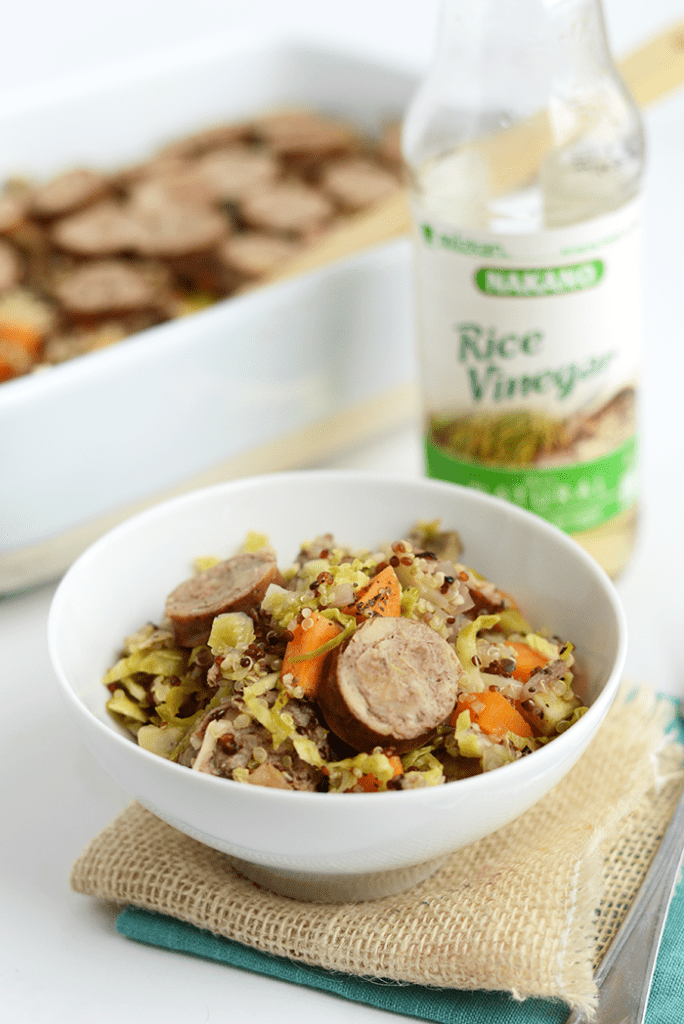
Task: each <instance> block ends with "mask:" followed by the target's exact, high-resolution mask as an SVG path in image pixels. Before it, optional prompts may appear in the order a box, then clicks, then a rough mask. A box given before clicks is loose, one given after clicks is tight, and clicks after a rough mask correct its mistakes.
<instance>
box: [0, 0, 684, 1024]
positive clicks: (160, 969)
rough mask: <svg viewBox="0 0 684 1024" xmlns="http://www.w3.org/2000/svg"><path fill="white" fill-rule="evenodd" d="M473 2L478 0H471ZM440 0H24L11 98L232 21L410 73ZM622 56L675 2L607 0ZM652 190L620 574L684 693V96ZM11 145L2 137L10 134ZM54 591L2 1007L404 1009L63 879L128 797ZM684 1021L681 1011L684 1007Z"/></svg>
mask: <svg viewBox="0 0 684 1024" xmlns="http://www.w3.org/2000/svg"><path fill="white" fill-rule="evenodd" d="M474 2H477V0H474ZM436 7H437V4H436V0H346V2H345V3H344V4H343V3H337V4H333V3H331V2H330V0H290V2H288V3H284V2H282V0H192V2H189V0H185V2H179V0H167V2H164V3H161V2H160V0H118V2H117V3H116V4H113V3H106V2H104V3H103V2H102V0H100V2H97V0H95V2H94V0H60V2H59V3H48V2H47V0H42V2H38V0H28V2H24V3H21V2H14V3H11V4H9V3H8V4H6V5H5V10H4V11H3V15H4V17H3V25H2V34H3V45H2V59H1V60H0V104H1V103H2V101H3V99H4V98H6V97H9V96H12V95H14V94H15V93H16V92H17V91H19V92H29V93H30V92H37V93H39V94H40V93H45V92H48V93H49V91H50V89H51V88H53V87H54V86H55V85H56V84H57V83H62V82H63V81H64V79H65V78H68V77H70V76H74V75H76V76H77V75H78V74H80V73H81V72H83V71H87V72H90V73H97V74H100V73H101V74H106V72H107V68H108V66H110V65H114V64H115V65H117V66H118V65H120V63H121V62H122V61H129V60H130V61H132V62H133V63H135V62H139V61H145V60H147V59H149V57H150V56H151V55H153V54H155V53H159V52H161V51H164V50H166V49H168V48H169V47H170V48H172V49H173V48H183V47H185V46H187V45H190V44H191V43H192V42H193V41H198V42H199V41H202V40H204V39H205V38H207V37H211V36H215V35H221V34H226V33H227V34H230V33H233V32H235V33H238V34H239V33H242V32H249V33H254V32H256V33H259V32H260V31H262V30H268V32H269V33H272V32H274V31H277V30H278V29H282V31H283V33H284V34H285V35H286V36H288V37H298V38H307V39H312V40H320V41H325V42H332V43H335V44H337V45H338V46H340V47H342V48H345V47H346V48H351V49H352V50H355V51H357V52H359V51H361V52H364V53H366V54H371V55H374V56H377V57H380V58H381V59H383V60H387V61H389V62H394V63H398V64H401V65H403V66H405V67H410V68H415V69H417V70H420V69H422V68H423V67H425V65H426V63H427V60H428V58H429V53H430V49H431V45H432V37H433V29H434V21H435V13H436ZM605 9H606V16H607V22H608V26H609V31H610V36H611V40H612V43H613V46H614V50H615V52H616V53H617V54H622V53H624V52H625V51H626V50H627V49H628V48H629V47H631V46H633V45H635V44H636V43H638V42H640V41H641V40H643V39H645V38H646V37H647V36H648V35H649V34H650V33H652V32H655V31H657V30H658V29H662V28H664V27H666V26H667V25H668V24H669V23H671V22H673V21H675V20H682V19H684V3H683V2H682V0H650V2H647V3H645V2H644V0H606V4H605ZM646 127H647V133H648V138H649V149H650V157H649V169H648V173H647V178H646V186H645V204H646V252H647V280H646V288H647V332H646V352H645V355H646V362H645V375H644V396H645V400H644V424H645V430H644V474H643V476H644V503H643V504H644V520H643V528H642V532H641V538H640V542H639V547H638V550H637V552H636V554H635V557H634V559H633V560H632V563H631V565H630V567H629V570H628V571H627V573H626V574H625V576H624V577H623V579H622V580H621V581H620V583H619V591H620V594H621V596H622V598H623V601H624V604H625V609H626V612H627V616H628V621H629V626H630V652H629V655H628V671H629V673H630V675H631V676H632V677H633V678H634V679H635V680H637V681H645V682H650V683H652V684H653V685H654V686H655V687H656V688H660V689H664V690H668V691H670V692H672V693H676V694H680V693H681V692H682V691H684V653H683V652H684V646H683V645H682V642H681V631H682V611H683V608H682V590H681V580H682V578H684V545H683V544H682V507H683V505H684V488H683V485H682V480H681V476H682V467H683V466H684V444H683V442H682V431H681V421H682V413H681V408H682V399H683V395H682V384H681V382H682V380H684V354H683V353H684V345H683V341H684V339H683V334H684V329H683V327H682V320H681V300H682V289H681V272H680V269H679V268H680V267H681V263H682V253H681V238H682V229H683V227H684V224H683V217H682V201H681V189H682V184H681V183H682V181H684V92H680V93H678V94H677V95H676V96H673V97H670V98H669V99H667V100H666V101H664V102H663V103H661V104H659V105H657V106H656V107H654V108H653V109H652V110H651V111H649V113H648V115H647V119H646ZM0 144H1V140H0ZM328 464H329V465H339V466H352V467H359V468H363V469H383V470H388V471H394V472H404V473H408V474H411V475H416V474H418V473H420V472H421V460H420V446H419V434H418V429H417V424H409V425H408V426H407V427H406V429H405V430H402V431H399V432H396V433H394V434H392V435H389V436H386V437H382V438H377V439H375V440H373V441H372V442H371V443H369V444H368V445H367V446H366V447H364V448H362V449H359V450H356V451H351V452H342V453H340V455H339V457H338V458H336V459H334V460H330V461H329V462H328ZM52 592H53V588H52V587H45V588H41V589H38V590H36V591H33V592H31V593H28V594H24V595H19V596H16V597H13V598H7V599H4V600H0V686H1V687H2V711H3V716H2V720H3V742H2V744H0V757H1V758H2V762H3V764H2V768H1V771H2V787H1V789H0V792H1V793H2V796H1V797H0V801H1V802H2V819H1V820H2V833H1V834H0V907H1V908H2V909H1V912H0V1018H2V1019H3V1020H7V1021H8V1022H9V1021H11V1022H17V1024H62V1022H64V1024H67V1022H68V1024H93V1022H98V1024H121V1022H123V1021H128V1022H130V1024H138V1022H140V1024H142V1022H143V1021H144V1022H146V1024H148V1022H150V1021H152V1022H156V1021H160V1022H161V1021H164V1022H165V1024H203V1022H213V1024H218V1022H235V1021H239V1020H253V1021H264V1020H275V1019H277V1020H279V1021H280V1022H282V1024H288V1022H293V1024H294V1022H295V1021H296V1022H297V1024H300V1022H301V1021H302V1020H313V1019H321V1020H325V1022H326V1024H353V1022H360V1021H364V1022H368V1024H371V1022H377V1024H381V1022H386V1024H391V1021H393V1020H397V1018H396V1017H394V1016H392V1015H389V1014H385V1013H384V1012H381V1011H376V1010H369V1009H367V1008H365V1007H362V1006H358V1005H355V1004H348V1003H345V1002H343V1001H341V1000H337V999H334V998H332V997H328V996H324V995H321V994H318V993H315V992H311V991H308V990H306V989H298V988H294V987H293V986H289V985H286V984H284V983H280V982H275V981H271V980H266V979H262V978H259V977H256V976H252V975H249V974H246V973H242V972H239V971H233V970H231V969H229V968H225V967H221V966H218V965H215V964H211V963H205V962H203V961H199V960H197V961H196V960H192V959H189V958H184V957H182V956H177V955H174V954H170V953H165V952H161V951H158V950H155V949H147V948H144V947H141V946H138V945H136V944H134V943H131V942H128V941H127V940H125V939H123V938H121V937H119V936H118V935H117V934H116V933H115V930H114V918H115V912H114V910H113V908H111V907H109V906H106V905H100V904H98V903H96V902H95V901H92V900H89V899H86V898H84V897H82V896H77V895H76V894H74V893H72V892H70V890H69V886H68V876H69V871H70V868H71V865H72V863H73V861H74V859H75V858H76V857H77V856H78V854H79V853H80V852H81V850H82V849H83V847H84V846H85V844H86V843H87V841H88V840H89V839H90V838H91V837H92V836H93V835H94V834H95V833H96V832H97V831H98V830H99V829H100V828H101V827H103V826H104V825H105V824H107V823H108V821H109V820H110V819H111V818H112V817H113V815H114V814H115V813H116V812H117V811H118V810H119V809H120V808H122V807H123V806H125V804H126V802H127V799H126V795H125V794H124V793H122V792H121V791H120V790H119V789H118V788H117V787H116V786H115V785H114V783H112V782H111V781H110V780H109V779H108V778H107V777H106V776H105V775H104V773H103V772H102V771H101V770H100V769H99V768H98V766H97V765H96V764H95V762H94V761H93V759H92V758H91V757H90V755H89V754H88V752H87V751H86V750H85V748H84V747H83V746H82V745H81V744H80V743H79V742H78V740H77V739H76V738H75V737H74V736H73V735H72V734H71V733H70V731H69V730H68V728H67V726H66V718H65V717H64V715H63V713H62V709H61V705H60V703H59V700H58V697H57V695H56V687H55V684H54V679H53V676H52V671H51V668H50V665H49V662H48V658H47V650H46V646H45V621H46V615H47V609H48V606H49V601H50V597H51V594H52ZM682 1015H683V1017H684V1007H683V1014H682Z"/></svg>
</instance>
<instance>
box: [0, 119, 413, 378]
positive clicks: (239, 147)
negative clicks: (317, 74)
mask: <svg viewBox="0 0 684 1024" xmlns="http://www.w3.org/2000/svg"><path fill="white" fill-rule="evenodd" d="M399 168H400V165H399V157H398V147H397V144H396V130H395V127H393V126H388V128H387V132H386V135H385V136H384V137H383V139H381V140H376V139H371V138H367V137H362V135H361V133H360V132H359V131H357V130H356V129H354V128H352V127H350V126H349V125H348V124H346V123H343V122H341V121H338V120H334V119H332V118H330V117H329V116H327V115H323V114H321V113H317V112H313V111H310V110H288V111H276V112H271V113H265V114H262V115H260V116H255V117H253V118H250V119H248V120H245V121H241V122H239V123H237V122H236V123H228V124H219V125H216V126H214V127H212V128H208V129H205V130H203V131H200V132H197V133H194V134H193V135H190V136H186V137H184V138H182V139H178V140H176V141H174V142H173V143H171V144H169V145H168V146H166V147H165V148H164V149H163V150H161V151H160V152H158V153H155V154H153V155H152V156H151V157H150V158H149V159H148V160H146V161H144V162H142V163H138V164H136V165H135V166H127V167H121V168H118V169H117V170H115V171H103V170H101V169H98V168H94V167H75V168H70V169H67V170H65V171H64V172H63V173H60V174H59V175H57V177H55V178H53V179H51V180H49V181H44V182H40V181H33V180H29V179H26V178H23V177H22V178H19V177H16V178H13V179H11V180H9V181H7V182H6V183H5V185H4V188H3V190H2V191H1V192H0V382H3V381H5V380H10V379H13V378H15V377H19V376H22V375H24V374H26V373H29V372H31V371H33V370H38V369H43V368H45V367H47V366H51V365H54V364H57V363H62V362H65V361H66V360H69V359H71V358H74V357H75V356H79V355H83V354H85V353H87V352H91V351H94V350H97V349H101V348H104V347H107V346H109V345H111V344H113V343H115V342H118V341H120V340H122V339H123V338H125V337H128V336H130V335H131V334H134V333H136V332H138V331H141V330H143V329H145V328H147V327H151V326H154V325H156V324H160V323H163V322H165V321H168V320H171V319H175V318H177V317H180V316H183V315H186V314H189V313H192V312H195V311H197V310H200V309H203V308H204V307H206V306H208V305H211V304H212V303H213V302H216V301H217V300H219V299H223V298H226V297H228V296H230V295H232V294H235V293H236V292H238V291H240V290H242V289H244V288H246V287H249V286H252V285H254V284H256V283H258V282H259V281H260V280H263V279H264V278H265V277H266V276H267V275H268V274H269V273H271V272H273V271H275V270H276V268H278V267H279V266H280V265H282V264H283V263H285V262H286V261H287V260H288V259H291V258H292V257H294V256H296V255H297V254H298V253H300V252H301V251H302V250H303V249H305V248H306V247H307V246H308V245H310V244H311V243H312V242H314V241H315V240H316V239H318V238H319V237H321V236H322V235H323V234H325V233H326V232H327V231H329V230H330V229H331V228H332V227H334V226H336V225H338V224H340V223H341V222H343V221H344V220H345V219H346V218H348V217H349V215H350V214H353V213H355V212H358V211H360V210H363V209H365V208H367V207H369V206H371V205H373V204H374V203H376V202H379V201H381V200H382V199H383V198H386V197H387V196H388V195H389V194H391V192H392V191H394V190H396V189H397V188H398V186H399V182H400V169H399Z"/></svg>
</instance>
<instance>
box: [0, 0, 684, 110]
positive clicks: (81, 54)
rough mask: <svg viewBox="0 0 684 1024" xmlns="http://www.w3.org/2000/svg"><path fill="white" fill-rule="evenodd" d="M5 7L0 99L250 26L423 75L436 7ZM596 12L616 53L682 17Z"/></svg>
mask: <svg viewBox="0 0 684 1024" xmlns="http://www.w3.org/2000/svg"><path fill="white" fill-rule="evenodd" d="M4 7H5V10H4V11H3V33H2V34H3V47H2V60H1V61H0V93H2V92H4V91H5V90H13V89H17V88H20V89H23V88H24V87H26V86H31V85H34V84H40V85H43V84H44V83H49V82H50V81H52V80H55V79H62V78H63V76H64V75H65V74H69V75H71V74H78V73H79V72H81V71H83V70H88V71H90V70H92V69H102V68H106V66H107V65H108V64H117V65H119V64H120V62H121V61H122V60H127V59H136V58H143V59H144V58H145V57H146V56H148V55H150V54H153V53H155V52H159V51H164V50H166V49H168V48H169V47H171V48H173V47H183V46H187V45H189V44H191V43H192V42H193V40H203V39H205V38H207V37H211V36H214V35H217V34H223V33H224V32H229V33H234V32H235V33H238V32H240V31H243V30H249V31H251V30H252V29H254V28H256V29H257V31H258V30H259V29H262V28H268V30H269V31H278V30H282V31H283V32H284V33H286V34H294V35H297V36H298V37H302V36H303V35H306V36H309V37H311V38H314V39H315V38H325V39H327V40H330V39H333V40H335V41H336V42H337V43H338V44H339V45H340V46H342V47H344V46H353V47H354V48H355V49H357V50H359V49H363V50H364V51H366V52H367V53H370V54H372V55H374V56H380V57H383V56H385V57H387V58H390V59H391V60H392V61H397V60H400V61H401V62H402V63H405V64H406V65H410V66H411V67H424V66H425V64H426V62H427V60H428V59H429V55H430V51H431V47H432V42H433V36H434V26H435V17H436V12H437V9H438V0H345V2H344V3H342V2H337V3H334V2H332V0H281V2H278V0H165V2H161V0H117V2H116V3H112V2H111V0H99V2H98V0H60V2H59V3H50V2H49V0H25V2H21V0H15V2H13V3H6V4H5V5H4ZM604 11H605V16H606V22H607V25H608V30H609V35H610V39H611V43H612V45H613V48H614V50H615V52H616V53H623V52H625V51H626V50H627V49H628V48H630V47H632V46H633V45H635V44H637V43H638V42H640V41H641V40H642V39H645V38H646V36H647V35H648V34H649V33H652V32H654V31H656V30H658V29H660V28H665V27H666V26H667V25H668V24H670V23H671V22H674V21H677V20H680V19H682V18H684V4H683V3H682V0H650V2H644V0H605V2H604Z"/></svg>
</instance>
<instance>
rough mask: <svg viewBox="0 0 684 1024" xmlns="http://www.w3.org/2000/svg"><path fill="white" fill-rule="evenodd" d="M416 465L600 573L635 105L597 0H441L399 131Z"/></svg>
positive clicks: (626, 352)
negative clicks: (485, 499) (426, 58)
mask: <svg viewBox="0 0 684 1024" xmlns="http://www.w3.org/2000/svg"><path fill="white" fill-rule="evenodd" d="M402 148H403V155H404V160H405V163H406V166H407V168H408V174H409V186H410V194H411V203H412V210H413V217H414V221H415V232H414V235H415V260H416V276H417V315H418V344H419V354H420V365H421V377H422V382H421V383H422V392H423V402H424V416H425V425H424V434H425V450H426V465H427V472H428V473H429V475H431V476H435V477H439V478H442V479H448V480H452V481H454V482H457V483H461V484H466V485H469V486H473V487H478V488H480V489H482V490H486V491H489V492H491V493H493V494H497V495H500V496H502V497H504V498H507V499H508V500H510V501H513V502H515V503H516V504H519V505H522V506H524V507H526V508H528V509H531V510H532V511H533V512H536V513H537V514H539V515H542V516H544V517H545V518H547V519H548V520H550V521H551V522H554V523H555V524H556V525H557V526H559V527H561V529H564V530H565V531H566V532H568V533H569V534H571V535H572V536H573V537H574V538H575V539H576V540H577V541H578V542H579V543H580V544H582V545H583V546H584V547H585V548H586V549H587V550H588V551H590V552H591V553H592V554H593V555H594V556H595V557H596V559H597V560H598V562H599V563H600V564H601V565H602V566H603V567H604V569H605V570H606V571H607V572H608V573H609V574H610V575H611V576H615V575H617V574H618V573H619V572H620V570H621V569H622V567H623V566H624V564H625V563H626V561H627V559H628V557H629V555H630V553H631V551H632V548H633V545H634V542H635V537H636V527H637V507H638V483H637V480H638V429H637V402H636V400H637V392H638V374H639V364H640V345H641V267H640V249H641V242H640V235H641V231H640V201H639V193H640V186H641V180H642V174H643V164H644V142H643V131H642V124H641V118H640V114H639V110H638V108H637V106H636V103H635V102H634V100H633V99H632V97H631V96H630V95H629V93H628V91H627V89H626V87H625V85H624V83H623V82H622V80H621V79H620V76H619V74H618V71H617V69H616V67H615V65H614V63H613V61H612V59H611V56H610V53H609V49H608V44H607V40H606V32H605V26H604V21H603V12H602V9H601V4H600V0H443V4H442V9H441V14H440V20H439V27H438V36H437V44H436V51H435V57H434V61H433V64H432V67H431V69H430V71H429V73H428V75H427V77H426V79H425V81H424V82H423V83H422V85H421V86H420V87H419V89H418V91H417V93H416V95H415V97H414V98H413V100H412V102H411V104H410V106H409V109H408V111H407V114H406V117H405V121H404V127H403V140H402Z"/></svg>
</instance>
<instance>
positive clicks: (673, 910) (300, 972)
mask: <svg viewBox="0 0 684 1024" xmlns="http://www.w3.org/2000/svg"><path fill="white" fill-rule="evenodd" d="M116 927H117V930H118V931H119V932H120V933H121V934H122V935H126V936H127V937H128V938H130V939H137V940H138V941H139V942H145V943H147V944H148V945H151V946H159V947H161V948H162V949H172V950H174V951H176V952H178V953H190V954H191V955H193V956H199V957H204V958H206V959H208V960H215V961H216V962H218V963H223V964H229V965H230V966H231V967H237V968H239V969H241V970H246V971H253V972H255V973H257V974H263V975H268V976H269V977H271V978H278V979H279V980H280V981H289V982H292V984H294V985H305V986H306V987H307V988H314V989H318V990H319V991H322V992H327V993H329V994H330V995H333V996H339V997H341V998H343V999H349V1000H351V1001H352V1002H354V1003H365V1004H366V1005H367V1006H373V1007H375V1008H376V1009H379V1010H386V1011H388V1012H390V1013H399V1014H403V1016H404V1017H416V1018H417V1019H418V1020H423V1021H434V1022H435V1024H565V1021H566V1020H567V1018H568V1013H569V1010H568V1007H567V1006H566V1005H565V1003H561V1002H552V1001H550V1000H547V999H526V1000H525V1001H524V1002H516V1001H515V1000H514V999H513V998H512V997H511V996H510V995H509V994H508V993H507V992H459V991H454V990H452V989H430V988H423V987H421V986H420V985H398V984H394V983H391V982H390V983H387V982H383V983H382V984H379V983H378V982H377V981H366V980H365V979H364V978H357V977H354V976H353V975H344V974H337V973H335V974H333V973H332V972H330V971H326V970H324V969H323V968H322V967H309V966H308V965H306V964H301V963H298V962H297V961H296V960H287V959H285V958H284V957H278V956H272V955H271V954H270V953H262V952H260V951H259V950H256V949H250V947H249V946H243V945H241V944H240V943H239V942H233V941H232V940H231V939H224V938H223V937H222V936H220V935H212V933H211V932H207V931H203V930H202V929H200V928H195V927H194V925H191V924H186V923H185V922H183V921H178V920H176V919H175V918H172V917H165V916H164V915H163V914H156V913H152V912H151V911H148V910H140V909H138V908H137V907H127V908H126V909H125V910H123V911H122V912H121V913H120V914H119V916H118V918H117V922H116ZM682 1022H684V886H681V885H680V886H679V887H678V888H677V891H676V892H675V895H674V899H673V900H672V904H671V906H670V913H669V915H668V919H667V923H666V925H665V932H664V934H663V940H662V943H661V946H660V953H659V956H658V963H657V965H656V971H655V976H654V978H653V987H652V989H651V997H650V1000H649V1004H648V1010H647V1013H646V1024H682Z"/></svg>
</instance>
